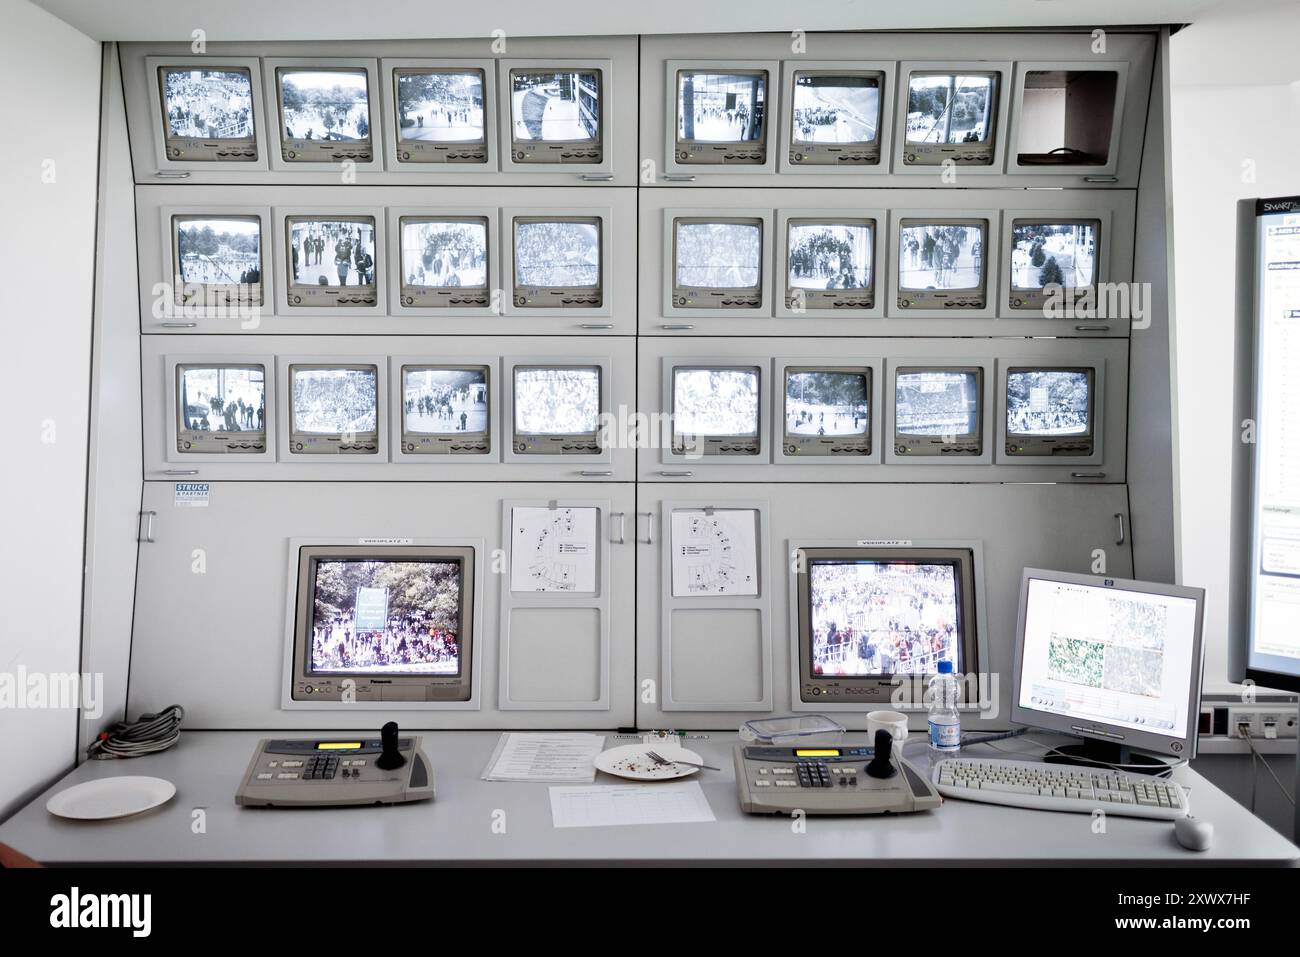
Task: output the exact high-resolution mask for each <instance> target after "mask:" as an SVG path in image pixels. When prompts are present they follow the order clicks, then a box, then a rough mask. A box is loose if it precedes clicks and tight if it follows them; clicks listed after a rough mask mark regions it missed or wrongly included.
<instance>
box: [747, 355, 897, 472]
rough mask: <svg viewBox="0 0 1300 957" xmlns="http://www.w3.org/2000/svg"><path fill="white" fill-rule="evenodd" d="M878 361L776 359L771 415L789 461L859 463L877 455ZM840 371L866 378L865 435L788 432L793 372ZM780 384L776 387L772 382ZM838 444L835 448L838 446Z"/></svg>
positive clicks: (780, 445) (784, 457) (781, 446)
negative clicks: (787, 410) (874, 362)
mask: <svg viewBox="0 0 1300 957" xmlns="http://www.w3.org/2000/svg"><path fill="white" fill-rule="evenodd" d="M877 369H878V363H877V364H876V365H872V364H870V363H863V364H856V363H853V362H845V361H843V360H838V361H834V362H810V361H808V360H802V361H800V360H790V361H778V363H777V370H778V372H779V375H778V376H777V377H776V378H775V379H774V389H773V396H772V399H773V402H774V404H775V405H774V409H773V414H772V418H773V421H774V423H775V424H776V431H777V432H778V433H779V435H780V441H779V443H778V445H777V448H778V449H779V453H778V454H779V455H780V456H781V458H782V459H784V460H786V461H790V462H809V461H811V462H813V463H815V464H818V465H824V464H827V463H828V462H846V463H856V464H862V463H865V462H872V461H875V460H878V459H879V449H878V445H879V443H878V442H877V441H876V436H877V434H878V431H877V428H876V425H877V422H878V421H879V418H880V403H879V400H878V399H877V396H876V392H877ZM819 372H827V373H841V374H844V375H859V376H865V377H866V380H867V431H866V433H865V434H864V435H849V436H839V437H831V436H819V435H800V434H797V433H793V432H790V431H789V430H788V429H787V426H786V406H787V403H788V402H789V400H790V395H789V382H790V376H791V375H792V374H799V373H819ZM776 384H779V386H780V388H779V390H778V389H776V388H775V385H776ZM837 447H838V448H837Z"/></svg>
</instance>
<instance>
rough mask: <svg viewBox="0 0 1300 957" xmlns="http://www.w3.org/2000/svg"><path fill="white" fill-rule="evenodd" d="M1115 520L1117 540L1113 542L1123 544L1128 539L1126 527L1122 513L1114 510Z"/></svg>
mask: <svg viewBox="0 0 1300 957" xmlns="http://www.w3.org/2000/svg"><path fill="white" fill-rule="evenodd" d="M1115 520H1116V521H1117V522H1119V540H1118V541H1117V542H1115V544H1116V545H1123V544H1124V543H1125V542H1126V541H1128V529H1127V528H1125V527H1124V513H1123V512H1116V513H1115Z"/></svg>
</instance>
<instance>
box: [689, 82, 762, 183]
mask: <svg viewBox="0 0 1300 957" xmlns="http://www.w3.org/2000/svg"><path fill="white" fill-rule="evenodd" d="M673 86H674V90H675V95H676V103H677V124H676V130H677V133H676V142H675V143H674V147H673V156H674V157H675V158H676V160H677V162H678V163H700V164H712V165H728V166H732V165H736V166H762V165H763V164H765V163H766V162H767V139H768V135H767V125H768V118H767V99H768V98H767V91H768V73H767V71H766V70H724V69H691V70H678V71H677V76H676V80H675V82H674V84H673Z"/></svg>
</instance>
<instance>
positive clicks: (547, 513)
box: [510, 506, 597, 594]
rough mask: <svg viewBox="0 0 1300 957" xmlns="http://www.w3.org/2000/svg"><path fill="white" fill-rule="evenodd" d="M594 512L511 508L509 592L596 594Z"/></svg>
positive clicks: (576, 509)
mask: <svg viewBox="0 0 1300 957" xmlns="http://www.w3.org/2000/svg"><path fill="white" fill-rule="evenodd" d="M596 511H597V510H596V509H595V508H546V507H545V506H536V507H529V506H521V507H516V508H513V509H511V513H510V514H511V525H512V526H513V531H512V533H511V539H510V590H511V591H516V592H538V591H567V592H577V593H579V594H587V593H594V592H595V591H596Z"/></svg>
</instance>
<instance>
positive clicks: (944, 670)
mask: <svg viewBox="0 0 1300 957" xmlns="http://www.w3.org/2000/svg"><path fill="white" fill-rule="evenodd" d="M939 674H941V675H950V674H952V662H951V661H941V662H939Z"/></svg>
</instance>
